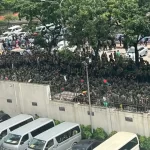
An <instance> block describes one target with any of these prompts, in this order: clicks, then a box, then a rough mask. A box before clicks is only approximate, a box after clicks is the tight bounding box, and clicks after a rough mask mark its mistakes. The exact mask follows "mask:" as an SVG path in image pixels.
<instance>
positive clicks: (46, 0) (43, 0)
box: [41, 0, 66, 46]
mask: <svg viewBox="0 0 150 150" xmlns="http://www.w3.org/2000/svg"><path fill="white" fill-rule="evenodd" d="M63 1H64V0H61V1H60V3H58V2H56V1H49V0H41V2H50V3H51V4H58V5H59V8H60V10H61V8H62V3H63ZM61 24H62V26H63V18H62V14H61ZM62 35H63V38H64V46H66V42H65V34H64V31H63V32H62Z"/></svg>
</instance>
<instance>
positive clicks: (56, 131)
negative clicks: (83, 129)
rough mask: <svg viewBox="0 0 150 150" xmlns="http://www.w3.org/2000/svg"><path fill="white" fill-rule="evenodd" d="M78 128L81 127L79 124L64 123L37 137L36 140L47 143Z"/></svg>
mask: <svg viewBox="0 0 150 150" xmlns="http://www.w3.org/2000/svg"><path fill="white" fill-rule="evenodd" d="M76 126H79V124H77V123H72V122H63V123H61V124H59V125H57V126H55V127H53V128H51V129H49V130H47V131H45V132H43V133H41V134H39V135H37V136H36V137H35V138H36V139H40V140H44V141H47V140H50V139H53V138H54V137H55V136H57V135H60V134H62V133H64V131H66V130H69V129H72V128H74V127H76Z"/></svg>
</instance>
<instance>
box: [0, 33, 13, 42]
mask: <svg viewBox="0 0 150 150" xmlns="http://www.w3.org/2000/svg"><path fill="white" fill-rule="evenodd" d="M6 39H9V40H12V34H3V35H1V36H0V42H2V41H5V40H6Z"/></svg>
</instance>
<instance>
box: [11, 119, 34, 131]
mask: <svg viewBox="0 0 150 150" xmlns="http://www.w3.org/2000/svg"><path fill="white" fill-rule="evenodd" d="M31 121H33V118H30V119H28V120H25V121H23V122H20V123H18V124H16V125H15V126H13V127H10V131H13V130H15V129H17V128H19V127H22V126H24V125H25V124H27V123H29V122H31Z"/></svg>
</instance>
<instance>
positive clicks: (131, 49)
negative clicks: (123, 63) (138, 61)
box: [127, 47, 135, 53]
mask: <svg viewBox="0 0 150 150" xmlns="http://www.w3.org/2000/svg"><path fill="white" fill-rule="evenodd" d="M134 52H135V49H134V47H130V48H129V49H128V51H127V53H134Z"/></svg>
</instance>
